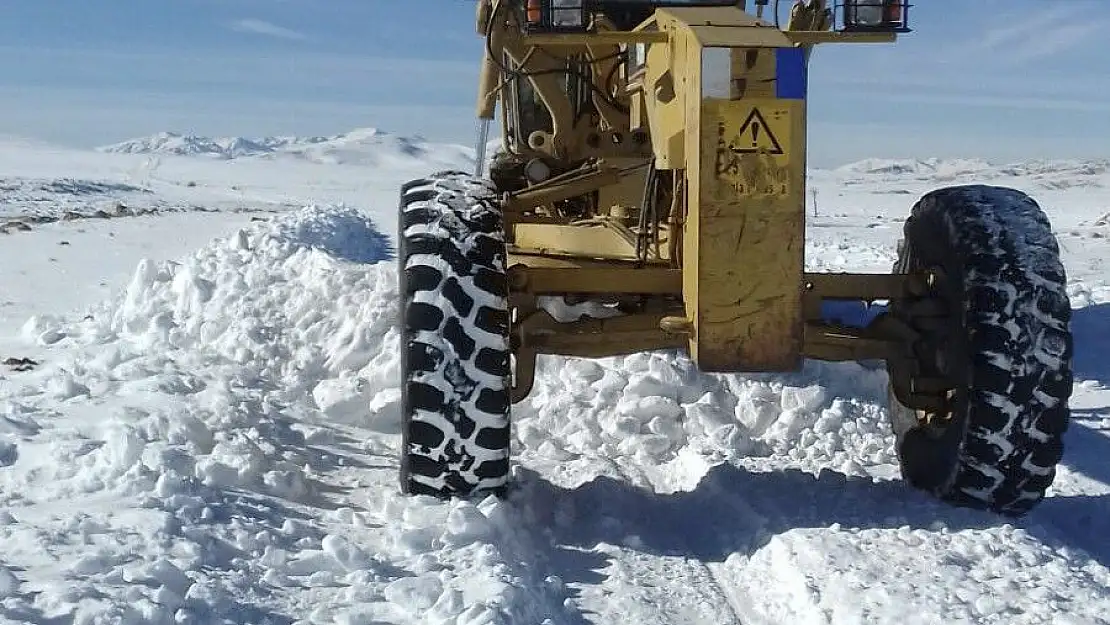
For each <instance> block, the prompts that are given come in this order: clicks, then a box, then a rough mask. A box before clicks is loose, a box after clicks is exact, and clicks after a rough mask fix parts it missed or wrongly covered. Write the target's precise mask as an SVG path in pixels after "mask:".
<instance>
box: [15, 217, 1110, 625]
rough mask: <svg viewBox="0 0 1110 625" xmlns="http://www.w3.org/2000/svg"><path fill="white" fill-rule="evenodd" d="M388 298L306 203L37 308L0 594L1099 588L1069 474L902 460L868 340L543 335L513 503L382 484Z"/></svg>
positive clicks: (467, 613) (361, 245) (1098, 592)
mask: <svg viewBox="0 0 1110 625" xmlns="http://www.w3.org/2000/svg"><path fill="white" fill-rule="evenodd" d="M889 253H890V252H889V250H882V251H876V252H875V254H876V262H877V263H878V264H884V265H886V266H889V262H890V260H891V259H890V258H889V257H887V256H884V254H887V255H889ZM397 296H398V293H397V282H396V268H395V266H394V263H393V262H392V250H391V249H390V246H389V244H388V240H387V239H386V237H384V236H382V235H381V234H380V232H379V229H378V227H377V224H376V223H375V222H374V221H372V220H371V219H369V218H367V217H366V216H365V215H364V214H363V213H361V212H360V211H358V210H355V209H353V208H350V207H344V206H309V207H306V208H304V209H303V210H300V211H296V212H293V213H289V214H286V215H282V216H279V217H276V218H274V219H272V220H270V221H268V222H262V223H258V224H255V225H253V226H252V227H250V228H244V229H243V230H240V231H238V232H235V233H234V234H233V235H232V236H230V237H227V238H223V239H219V240H217V241H214V242H213V243H212V244H210V245H208V246H205V247H204V248H202V249H200V250H198V251H197V252H195V253H194V254H192V255H190V256H188V257H186V258H182V259H180V260H179V261H177V262H159V263H156V262H150V261H145V262H142V263H140V264H139V266H138V267H137V268H136V270H135V272H134V274H133V276H132V279H131V282H130V284H129V285H128V286H127V288H126V290H125V292H124V293H122V294H121V295H120V296H119V297H117V298H114V299H112V300H110V301H107V302H104V303H102V304H100V305H98V306H95V307H93V308H91V309H90V310H89V311H88V316H87V317H85V318H83V319H79V320H65V319H59V318H53V317H36V318H34V319H32V320H30V321H29V322H28V323H27V324H26V326H25V328H24V331H25V335H26V337H27V338H28V339H29V340H32V341H34V342H35V343H37V344H39V345H40V346H43V349H44V350H45V351H46V353H47V354H48V356H49V357H48V358H46V359H45V360H46V364H45V365H44V366H43V367H41V368H40V369H38V370H35V371H32V372H28V373H26V374H21V375H20V376H19V377H14V376H13V377H12V378H10V379H5V380H4V385H3V386H0V440H2V441H3V442H4V445H0V465H6V466H3V467H2V470H0V618H8V619H11V620H15V621H18V622H45V621H48V620H51V619H63V618H64V619H65V620H72V621H73V622H77V623H96V622H113V623H124V624H128V625H130V624H132V623H166V624H169V623H186V624H191V623H197V624H199V623H220V622H232V623H265V622H271V623H273V622H287V623H297V624H298V625H300V624H305V625H307V624H308V623H343V624H371V623H391V624H396V625H415V624H417V623H437V624H438V623H453V624H455V625H490V624H505V625H508V624H510V623H511V624H516V623H550V624H552V625H562V624H572V625H580V624H581V623H584V622H589V621H595V622H606V623H609V622H611V623H617V624H629V623H641V622H683V623H692V624H694V625H702V624H709V623H712V624H713V625H718V624H720V623H731V622H738V621H740V622H744V623H758V622H761V620H762V621H765V622H776V623H777V622H797V623H803V624H814V625H816V624H825V623H832V622H837V623H847V622H851V623H894V622H897V623H912V624H918V623H921V624H925V623H937V622H945V623H968V624H970V623H976V624H978V623H993V622H998V623H1001V622H1007V623H1049V622H1053V621H1054V620H1057V621H1058V619H1055V617H1056V616H1059V615H1061V614H1067V615H1068V616H1069V617H1070V618H1071V619H1072V622H1076V623H1098V622H1105V617H1104V615H1105V614H1107V613H1110V594H1108V593H1107V592H1106V588H1108V587H1110V570H1108V569H1107V567H1106V564H1107V562H1108V561H1110V560H1108V557H1107V551H1106V549H1105V547H1104V546H1103V547H1101V548H1100V547H1099V545H1100V544H1101V543H1099V542H1098V539H1097V538H1092V539H1089V540H1087V542H1085V543H1083V542H1080V544H1081V546H1087V547H1090V548H1091V553H1085V552H1083V551H1082V550H1081V549H1077V548H1074V547H1073V546H1072V545H1071V544H1065V545H1064V546H1060V545H1059V543H1060V542H1061V541H1063V542H1065V543H1074V541H1075V537H1074V536H1067V535H1065V536H1062V535H1061V534H1060V533H1059V531H1058V530H1056V529H1053V528H1051V527H1049V528H1048V529H1046V528H1045V526H1046V524H1047V525H1051V523H1050V522H1051V521H1053V520H1054V519H1056V518H1062V517H1064V516H1068V517H1072V516H1074V515H1070V514H1068V512H1069V507H1068V505H1069V501H1068V500H1069V499H1070V500H1072V505H1074V504H1075V503H1076V502H1075V500H1076V499H1082V498H1077V497H1066V496H1065V497H1059V498H1055V497H1054V498H1053V499H1055V500H1056V501H1055V502H1046V507H1045V508H1043V513H1042V515H1041V516H1039V517H1034V518H1033V519H1032V520H1031V521H1030V522H1029V523H1027V524H1024V526H1014V525H1008V524H1004V523H1001V522H1000V521H999V520H998V519H997V518H995V517H993V516H990V515H987V514H980V513H974V512H970V511H960V510H953V509H950V508H948V507H947V506H944V505H941V504H938V503H936V502H934V501H933V500H932V499H930V498H929V497H927V496H925V495H923V494H920V493H915V492H911V491H909V490H908V489H907V488H906V487H904V485H902V484H900V482H898V481H897V480H896V479H895V478H896V476H897V468H896V465H895V463H894V456H893V450H892V448H891V436H890V430H889V426H888V425H887V417H886V414H885V409H884V407H883V404H884V401H885V400H884V397H885V392H886V390H885V388H886V374H885V372H884V371H883V370H882V369H881V368H874V367H870V366H866V365H865V364H855V363H843V364H824V363H816V362H809V363H807V364H806V366H805V367H804V368H803V370H802V371H800V372H797V373H792V374H762V375H707V374H703V373H701V372H699V371H697V370H696V369H695V368H694V367H693V365H692V363H690V362H689V360H688V359H686V358H684V357H682V355H681V354H677V353H670V352H658V353H649V354H636V355H632V356H627V357H619V358H608V359H598V360H579V359H567V358H555V357H546V358H542V359H541V360H540V363H539V371H538V377H537V381H536V388H535V391H534V392H533V394H532V396H530V397H529V398H528V399H527V400H526V401H524V402H522V403H520V404H518V405H517V406H515V407H514V431H513V435H514V441H513V449H514V455H515V460H516V464H517V468H516V476H515V479H516V482H515V484H516V488H515V489H514V491H513V492H512V494H511V496H510V497H509V499H508V500H505V501H498V500H495V499H487V500H484V501H453V502H439V501H435V500H430V499H428V498H423V497H402V496H400V495H399V494H398V493H397V490H398V489H397V483H396V472H397V463H396V452H397V449H398V448H399V444H400V441H399V438H400V437H399V436H398V431H399V425H400V414H399V407H398V402H399V396H400V394H399V390H398V388H397V378H398V364H399V363H398V353H397V351H398V350H397V339H398V333H397V328H396V326H395V316H396V305H397V304H396V303H397ZM1089 522H1090V523H1091V524H1092V527H1090V528H1088V529H1090V533H1089V535H1090V536H1096V537H1097V536H1100V535H1105V531H1104V530H1105V529H1106V528H1105V523H1104V522H1103V521H1102V520H1100V519H1097V518H1096V519H1091V520H1089ZM1082 535H1085V534H1075V536H1082ZM922 579H928V580H930V581H929V583H928V584H925V585H922V583H921V580H922ZM737 596H739V597H740V599H741V600H737V599H736V597H737ZM749 612H750V614H749ZM752 615H755V616H752Z"/></svg>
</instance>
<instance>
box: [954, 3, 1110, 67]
mask: <svg viewBox="0 0 1110 625" xmlns="http://www.w3.org/2000/svg"><path fill="white" fill-rule="evenodd" d="M1090 9H1091V5H1090V4H1089V3H1075V4H1070V3H1069V4H1065V3H1054V5H1053V6H1052V7H1051V8H1047V9H1044V10H1040V11H1036V12H1033V13H1032V14H1029V13H1027V12H1026V13H1021V14H1013V15H1011V16H1009V17H1008V18H1007V17H1002V18H1001V19H1000V18H999V17H997V16H995V17H992V20H996V22H995V23H993V24H991V25H990V26H989V27H988V28H986V29H985V30H984V32H983V33H982V35H981V36H980V37H979V38H978V39H977V41H975V42H974V43H972V44H971V45H970V46H969V48H970V49H965V50H961V52H960V53H961V54H965V53H971V54H975V53H977V52H978V53H981V52H990V53H992V54H1002V55H1005V57H1006V59H1007V60H1008V61H1010V62H1011V63H1013V62H1024V61H1032V60H1037V59H1045V58H1049V57H1052V56H1055V55H1056V54H1059V53H1061V52H1065V51H1067V50H1069V49H1072V48H1077V47H1080V46H1082V45H1084V44H1086V43H1088V42H1089V41H1091V40H1092V39H1093V38H1095V37H1096V36H1097V35H1098V34H1099V33H1101V32H1103V30H1104V29H1105V28H1106V27H1107V25H1108V23H1110V22H1108V21H1107V20H1091V19H1089V18H1090V15H1091V11H1090Z"/></svg>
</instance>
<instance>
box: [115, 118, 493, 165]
mask: <svg viewBox="0 0 1110 625" xmlns="http://www.w3.org/2000/svg"><path fill="white" fill-rule="evenodd" d="M99 151H101V152H104V153H108V154H160V155H176V156H203V157H208V158H213V159H223V160H230V159H236V158H262V159H272V158H289V159H303V160H306V161H309V162H312V163H319V164H332V165H338V164H361V165H396V164H398V163H404V162H413V161H415V162H418V163H420V164H421V165H432V166H433V167H434V166H436V164H439V165H444V164H448V163H455V162H459V161H466V160H468V159H469V160H470V161H473V160H474V156H473V152H472V151H471V150H469V149H468V148H465V147H462V146H452V145H444V144H434V143H430V142H428V141H427V140H425V139H423V138H420V137H402V136H397V135H392V134H390V133H387V132H384V131H382V130H379V129H377V128H358V129H355V130H352V131H350V132H346V133H343V134H339V135H335V136H332V137H261V138H246V137H221V138H210V137H197V136H192V135H181V134H177V133H172V132H161V133H158V134H155V135H151V136H149V137H139V138H136V139H129V140H127V141H123V142H121V143H116V144H113V145H107V146H103V147H101V148H99ZM467 169H468V170H469V169H473V167H472V166H471V167H468V168H467Z"/></svg>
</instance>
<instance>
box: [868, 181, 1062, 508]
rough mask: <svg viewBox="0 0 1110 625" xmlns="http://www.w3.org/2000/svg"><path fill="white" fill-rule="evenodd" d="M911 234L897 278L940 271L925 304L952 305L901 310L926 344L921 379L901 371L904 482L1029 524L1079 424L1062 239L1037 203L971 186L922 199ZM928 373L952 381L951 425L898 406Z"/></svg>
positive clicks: (909, 304)
mask: <svg viewBox="0 0 1110 625" xmlns="http://www.w3.org/2000/svg"><path fill="white" fill-rule="evenodd" d="M904 232H905V238H904V239H903V241H902V244H901V249H900V251H899V257H898V261H897V264H896V265H895V272H896V273H913V272H922V271H936V272H937V273H936V275H937V276H938V280H937V281H936V283H935V288H934V289H932V291H931V292H930V293H927V294H923V295H922V296H921V299H924V298H929V299H932V300H933V301H932V302H925V303H926V304H929V303H932V304H939V305H934V306H928V305H926V306H921V304H922V301H921V299H915V298H907V299H904V300H900V301H892V302H891V314H893V315H894V316H896V317H899V318H901V319H903V320H904V321H906V322H908V323H909V324H910V325H912V326H913V327H914V328H915V329H916V330H917V331H918V332H919V333H920V335H921V340H920V341H919V342H918V343H917V345H916V349H917V355H918V358H917V363H918V367H919V370H918V371H916V372H914V371H909V370H897V365H894V364H892V370H891V379H892V390H891V402H890V403H891V418H892V425H893V430H894V433H895V436H896V442H897V451H898V455H899V460H900V463H901V469H902V475H903V478H904V479H905V480H906V481H908V482H909V483H910V484H912V485H913V486H914V487H916V488H920V489H923V490H925V491H929V492H931V493H932V494H933V495H935V496H937V497H939V498H940V499H942V500H945V501H947V502H949V503H952V504H955V505H958V506H964V507H971V508H978V509H986V510H991V511H994V512H996V513H1000V514H1003V515H1006V516H1012V517H1016V516H1021V515H1023V514H1024V513H1026V512H1028V511H1029V510H1030V509H1032V508H1033V507H1034V506H1035V505H1036V504H1037V503H1038V502H1039V501H1041V499H1042V498H1043V497H1044V495H1045V491H1046V490H1047V489H1048V488H1049V486H1050V485H1051V484H1052V482H1053V480H1054V478H1055V475H1056V465H1057V463H1058V462H1059V461H1060V459H1061V456H1062V454H1063V447H1064V446H1063V440H1062V438H1063V435H1064V432H1065V430H1066V429H1067V427H1068V420H1069V408H1068V401H1069V398H1070V396H1071V392H1072V371H1071V360H1072V351H1073V342H1072V336H1071V329H1070V321H1071V306H1070V303H1069V301H1068V296H1067V291H1066V282H1067V280H1066V275H1065V270H1064V266H1063V264H1062V263H1061V261H1060V253H1059V246H1058V244H1057V242H1056V239H1055V236H1054V235H1053V233H1052V227H1051V225H1050V223H1049V220H1048V218H1047V217H1046V216H1045V214H1044V212H1042V210H1041V208H1040V207H1039V206H1038V205H1037V203H1036V202H1035V201H1034V200H1033V199H1031V198H1030V197H1028V196H1027V195H1025V194H1024V193H1022V192H1020V191H1016V190H1013V189H1007V188H1000V187H990V186H980V185H970V186H958V187H950V188H945V189H940V190H937V191H934V192H932V193H929V194H927V195H925V196H924V197H922V198H921V200H920V201H919V202H918V203H917V204H916V205H915V206H914V208H913V212H912V214H911V216H910V218H909V219H908V220H907V222H906V225H905V230H904ZM914 311H917V312H914ZM921 311H927V312H924V313H922V312H921ZM928 311H932V312H931V313H930V312H928ZM938 311H939V312H938ZM914 374H917V375H922V374H924V375H925V376H926V377H933V378H934V379H936V378H938V377H939V378H943V379H946V380H947V381H948V382H949V384H947V385H946V386H948V387H949V388H947V389H945V390H944V392H943V394H944V399H943V400H941V401H942V402H943V410H942V412H941V413H938V414H939V418H934V419H931V420H929V421H928V422H923V421H924V420H922V419H919V416H922V415H924V411H923V410H914V409H912V408H910V407H907V406H906V405H904V403H903V402H901V401H899V399H898V396H896V394H895V391H894V384H893V382H895V380H902V381H903V382H904V381H905V380H906V379H908V377H909V376H911V375H914ZM901 396H902V397H906V395H905V394H902V395H901ZM909 403H913V401H909ZM918 408H919V409H920V406H919V407H918Z"/></svg>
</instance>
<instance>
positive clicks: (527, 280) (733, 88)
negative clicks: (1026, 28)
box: [478, 0, 910, 400]
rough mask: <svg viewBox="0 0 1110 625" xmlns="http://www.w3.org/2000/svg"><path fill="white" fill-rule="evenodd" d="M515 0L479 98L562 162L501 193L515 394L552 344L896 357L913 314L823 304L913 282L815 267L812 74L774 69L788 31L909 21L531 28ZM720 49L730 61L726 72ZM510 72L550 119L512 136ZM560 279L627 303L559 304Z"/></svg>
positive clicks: (526, 145)
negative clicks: (797, 82) (612, 309)
mask: <svg viewBox="0 0 1110 625" xmlns="http://www.w3.org/2000/svg"><path fill="white" fill-rule="evenodd" d="M505 1H507V0H503V1H502V2H498V1H497V0H480V2H479V9H478V22H479V24H478V26H479V32H481V33H483V34H484V35H486V36H487V37H488V43H489V50H491V51H492V53H493V55H492V56H491V55H489V54H487V56H486V58H485V60H484V62H483V69H482V73H481V81H480V93H479V105H478V114H479V117H481V118H484V119H492V118H493V117H494V110H495V108H496V104H497V102H500V103H501V104H502V106H501V109H502V111H503V112H504V113H506V114H504V115H503V116H502V123H503V131H504V133H503V134H504V136H505V137H506V143H505V145H504V146H503V149H504V150H505V151H506V152H507V153H509V154H511V155H512V157H513V158H516V159H518V160H519V161H520V162H523V161H526V160H528V159H538V160H542V161H544V162H545V163H547V164H548V165H549V166H553V167H554V169H555V172H556V175H555V176H554V177H552V178H550V179H548V180H542V181H527V180H522V186H521V188H518V189H515V190H512V191H509V192H507V193H506V194H505V197H504V207H505V215H506V221H507V224H506V238H507V240H508V242H509V252H510V265H511V270H510V276H509V281H510V291H511V302H512V305H513V308H514V315H513V319H514V320H513V322H512V328H513V333H514V337H515V339H514V345H515V346H516V347H515V349H514V355H515V357H516V371H517V376H518V378H519V379H518V383H517V388H516V390H515V392H514V400H519V399H521V398H522V397H523V396H524V395H526V394H527V390H528V389H529V388H530V385H531V380H530V375H531V373H530V372H531V371H532V370H533V369H534V360H535V357H536V355H537V354H540V353H551V354H564V355H572V356H582V357H599V356H607V355H616V354H624V353H630V352H634V351H641V350H650V349H669V348H676V347H679V348H683V349H686V350H687V351H688V352H689V353H690V355H691V357H692V358H693V360H694V361H695V363H696V364H697V365H698V367H699V368H700V369H702V370H704V371H719V372H726V371H786V370H793V369H796V368H798V367H799V366H800V364H801V361H802V359H803V358H804V357H807V356H810V357H820V358H828V359H854V358H860V357H865V358H870V357H899V356H898V354H899V353H900V351H899V350H900V349H901V345H900V344H898V343H897V342H898V341H899V340H902V339H904V337H903V336H902V335H900V334H899V333H900V332H901V331H902V330H903V329H902V328H897V327H891V326H889V323H890V322H887V321H884V322H883V323H880V324H877V325H876V326H875V327H874V328H870V329H846V328H839V327H834V326H829V325H827V324H823V323H821V321H820V319H819V317H820V302H821V300H822V299H823V298H844V297H849V298H850V297H859V298H861V299H864V298H870V299H878V298H880V297H892V296H896V295H898V294H900V293H902V292H904V291H905V289H907V288H910V285H908V283H907V280H908V278H907V277H905V276H867V275H837V276H820V275H810V274H805V273H804V270H803V268H804V256H803V255H804V247H805V211H804V207H805V197H806V179H805V171H806V162H807V154H806V148H807V140H806V134H807V125H806V118H807V114H808V111H807V107H806V100H805V96H804V94H803V95H801V96H798V95H797V94H783V93H780V90H778V89H777V88H776V81H777V80H781V79H782V77H781V76H782V72H781V70H782V68H781V67H780V66H779V64H780V63H783V62H785V61H783V59H784V58H787V57H786V56H785V55H784V54H783V53H780V52H779V51H780V50H800V56H801V58H802V59H804V60H806V61H808V58H809V55H810V53H811V51H812V48H813V46H815V45H818V44H824V43H889V42H893V41H895V40H896V35H895V34H894V33H840V32H832V31H830V28H831V21H830V14H829V11H828V5H827V3H826V2H825V1H823V0H818V1H817V2H812V3H806V4H798V5H796V6H795V8H794V9H793V12H792V14H791V17H790V21H789V23H788V24H787V26H786V27H785V28H782V29H780V28H776V27H775V26H774V25H772V24H770V23H768V22H767V21H766V20H764V19H762V18H761V17H760V16H758V15H752V14H750V13H748V12H746V11H745V10H743V9H742V8H740V7H672V8H659V9H656V10H655V12H654V14H653V15H652V16H651V17H650V18H649V19H648V20H647V21H645V22H643V23H642V24H640V25H638V26H637V27H636V28H635V29H633V30H630V31H619V30H616V29H615V28H614V27H613V25H612V24H610V23H608V22H607V21H606V20H605V18H604V17H603V16H594V17H595V20H594V22H593V28H592V30H591V32H587V33H577V34H525V30H526V29H524V28H522V26H521V24H519V23H517V22H516V21H515V20H516V19H517V16H516V15H515V14H514V13H513V12H511V11H506V10H504V6H505V5H504V2H505ZM499 11H500V12H499ZM487 25H493V28H492V29H491V30H488V31H487V30H486V26H487ZM633 52H636V53H638V55H639V57H640V59H641V61H642V62H641V63H640V64H639V65H638V66H636V67H630V69H629V71H628V72H627V73H626V72H625V71H623V70H622V69H621V68H620V67H618V66H617V65H616V61H615V60H614V57H616V56H618V55H621V54H626V53H627V54H631V53H633ZM722 52H723V54H724V56H721V53H722ZM710 53H712V54H713V55H714V58H724V59H726V61H727V64H728V70H727V75H724V76H719V77H718V78H723V79H724V80H725V81H726V82H724V83H723V86H719V85H717V86H714V88H713V89H707V88H706V85H707V84H708V82H707V81H708V80H709V79H710V78H713V77H712V76H710V75H707V74H704V70H705V67H706V63H707V62H708V59H709V57H710ZM790 58H793V57H790ZM583 61H585V62H588V63H590V64H592V67H595V68H596V69H597V70H598V71H595V72H594V85H593V87H592V89H593V91H592V92H591V94H590V96H589V98H590V102H591V103H592V105H593V111H594V113H593V114H591V115H586V116H582V115H580V114H574V111H575V110H576V109H575V106H576V105H574V104H573V103H572V102H571V101H570V99H569V95H568V93H567V89H566V82H565V81H566V74H560V69H559V68H564V70H565V68H566V67H567V63H569V62H583ZM505 69H509V70H510V73H509V74H506V73H505V72H504V70H505ZM802 71H803V74H802V75H803V77H804V76H805V70H804V68H803V70H802ZM602 75H604V79H602ZM513 81H528V82H529V83H530V85H531V87H532V89H533V90H534V92H535V93H536V94H537V99H538V101H540V102H542V105H543V106H544V107H545V109H546V111H547V113H548V114H549V115H550V118H551V127H550V128H549V129H547V130H539V131H536V132H533V133H531V134H530V135H529V136H528V137H514V136H513V134H512V130H513V129H512V128H511V127H510V123H509V122H510V120H509V117H510V115H509V114H508V112H510V111H513V110H515V109H514V107H515V106H516V105H517V104H518V103H517V102H515V101H514V100H513V98H514V97H515V96H514V95H513V94H514V85H513V84H512V82H513ZM633 137H638V140H632V138H633ZM513 139H515V140H513ZM649 171H650V172H656V173H655V174H653V175H654V176H655V178H653V177H652V175H649ZM653 180H656V181H657V182H658V181H662V182H661V183H659V184H657V186H652V185H651V183H652V181H653ZM648 189H651V190H652V191H651V193H650V194H649V193H648V192H647V190H648ZM649 210H651V213H650V214H648V213H647V211H649ZM645 224H646V226H645ZM645 237H646V238H648V239H650V244H645V242H644V239H645ZM552 296H554V297H568V298H574V299H585V300H606V301H619V302H620V303H621V307H622V308H621V310H622V313H623V316H621V317H617V318H609V319H603V320H602V319H584V320H579V321H575V322H571V323H558V322H556V321H555V320H554V319H553V318H551V317H550V315H548V314H547V313H545V312H544V311H543V310H542V309H541V307H539V306H538V301H539V298H541V297H552Z"/></svg>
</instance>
